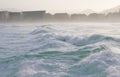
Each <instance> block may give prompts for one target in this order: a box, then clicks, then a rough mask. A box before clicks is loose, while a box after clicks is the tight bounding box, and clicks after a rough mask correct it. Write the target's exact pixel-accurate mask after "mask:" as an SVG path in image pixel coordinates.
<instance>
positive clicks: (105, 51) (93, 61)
mask: <svg viewBox="0 0 120 77" xmlns="http://www.w3.org/2000/svg"><path fill="white" fill-rule="evenodd" d="M61 25H62V24H60V25H40V26H39V25H38V26H37V29H34V30H33V31H30V32H25V31H21V30H20V31H18V30H17V29H18V28H19V27H18V28H17V27H16V28H15V27H14V26H11V27H7V26H5V27H2V28H1V33H0V37H1V40H0V76H1V77H119V76H120V61H119V60H120V38H119V37H115V36H114V35H117V34H118V35H119V32H118V33H116V32H114V33H113V34H106V33H99V30H101V29H104V28H105V25H104V27H103V28H101V26H100V27H99V26H98V27H95V26H89V27H88V25H87V27H86V26H85V25H84V27H83V26H79V25H81V24H75V25H76V26H74V25H70V26H66V27H64V26H65V25H67V24H64V25H63V26H61ZM77 25H78V26H77ZM102 25H103V24H102ZM96 26H97V25H96ZM29 27H30V26H29ZM29 27H28V28H29ZM91 27H92V28H91ZM107 27H108V26H107ZM116 27H117V28H116ZM6 28H7V29H6ZM13 28H15V31H13ZM22 28H24V26H22ZM76 28H80V29H77V30H76ZM81 29H82V30H81ZM118 29H119V26H115V27H112V28H110V29H109V30H110V32H111V30H113V31H114V30H118ZM5 30H7V32H6V31H5ZM8 30H9V31H8ZM87 30H88V31H89V32H88V33H86V31H87ZM90 30H91V31H92V32H91V31H90ZM95 30H96V31H98V32H95ZM11 31H12V32H11ZM16 31H17V32H16ZM113 31H112V32H113ZM107 32H108V31H107ZM115 33H116V34H115Z"/></svg>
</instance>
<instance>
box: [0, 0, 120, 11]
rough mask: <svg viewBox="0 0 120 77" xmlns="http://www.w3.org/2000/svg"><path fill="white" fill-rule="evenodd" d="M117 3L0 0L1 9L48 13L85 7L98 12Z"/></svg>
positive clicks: (117, 0)
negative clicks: (44, 11) (43, 11)
mask: <svg viewBox="0 0 120 77" xmlns="http://www.w3.org/2000/svg"><path fill="white" fill-rule="evenodd" d="M118 5H120V0H0V9H3V10H5V9H7V10H8V9H9V10H10V11H15V10H17V11H18V10H21V11H24V10H26V11H28V10H46V11H47V12H49V13H57V12H67V13H79V12H80V11H82V10H85V9H92V10H94V11H97V12H100V11H102V10H105V9H109V8H112V7H115V6H118Z"/></svg>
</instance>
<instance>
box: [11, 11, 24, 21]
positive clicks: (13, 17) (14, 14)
mask: <svg viewBox="0 0 120 77" xmlns="http://www.w3.org/2000/svg"><path fill="white" fill-rule="evenodd" d="M22 15H23V14H22V12H9V21H12V22H14V21H21V20H22V18H23V16H22Z"/></svg>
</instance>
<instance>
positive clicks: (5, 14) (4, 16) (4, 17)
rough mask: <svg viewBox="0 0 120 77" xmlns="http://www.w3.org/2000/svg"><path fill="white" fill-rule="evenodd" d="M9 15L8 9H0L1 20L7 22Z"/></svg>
mask: <svg viewBox="0 0 120 77" xmlns="http://www.w3.org/2000/svg"><path fill="white" fill-rule="evenodd" d="M8 17H9V16H8V11H0V22H7V20H8Z"/></svg>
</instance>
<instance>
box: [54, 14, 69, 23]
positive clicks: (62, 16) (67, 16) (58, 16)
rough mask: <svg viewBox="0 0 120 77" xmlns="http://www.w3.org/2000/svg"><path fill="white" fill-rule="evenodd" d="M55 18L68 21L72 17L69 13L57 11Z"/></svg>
mask: <svg viewBox="0 0 120 77" xmlns="http://www.w3.org/2000/svg"><path fill="white" fill-rule="evenodd" d="M54 18H55V19H56V20H61V21H64V20H67V21H68V20H69V19H70V16H69V14H67V13H56V14H54Z"/></svg>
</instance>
